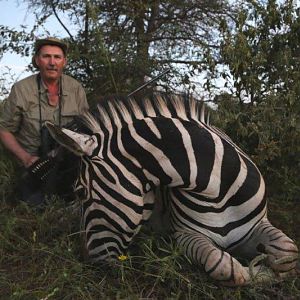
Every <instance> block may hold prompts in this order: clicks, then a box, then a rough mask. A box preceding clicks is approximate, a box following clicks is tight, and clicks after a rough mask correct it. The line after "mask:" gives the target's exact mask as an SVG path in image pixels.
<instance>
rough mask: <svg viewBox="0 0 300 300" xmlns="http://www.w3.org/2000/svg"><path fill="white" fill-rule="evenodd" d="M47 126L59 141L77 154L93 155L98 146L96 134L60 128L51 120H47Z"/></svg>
mask: <svg viewBox="0 0 300 300" xmlns="http://www.w3.org/2000/svg"><path fill="white" fill-rule="evenodd" d="M45 126H46V127H47V129H48V130H49V133H50V134H51V136H52V137H53V139H54V140H55V141H56V142H57V143H59V144H60V145H61V146H63V147H65V148H66V149H68V150H69V151H71V152H73V153H74V154H75V155H77V156H83V155H88V156H91V155H92V153H93V151H94V150H95V148H96V147H97V146H98V141H97V139H96V137H95V136H94V135H88V134H82V133H77V132H74V131H72V130H69V129H66V128H59V127H58V126H56V125H54V124H52V123H51V122H45Z"/></svg>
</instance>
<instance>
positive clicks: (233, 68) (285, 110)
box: [216, 0, 300, 200]
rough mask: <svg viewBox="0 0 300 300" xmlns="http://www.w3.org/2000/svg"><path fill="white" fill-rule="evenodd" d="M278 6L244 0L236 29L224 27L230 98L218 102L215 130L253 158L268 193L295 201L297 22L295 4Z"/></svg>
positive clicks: (299, 165)
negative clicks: (220, 129) (219, 130)
mask: <svg viewBox="0 0 300 300" xmlns="http://www.w3.org/2000/svg"><path fill="white" fill-rule="evenodd" d="M280 3H281V5H279V4H278V2H276V1H273V0H269V1H266V2H261V3H260V2H257V1H245V2H244V4H243V5H244V6H242V8H241V9H240V10H239V11H238V13H237V15H236V18H235V24H234V25H232V24H230V23H226V22H224V23H222V26H223V27H222V31H223V42H222V45H221V57H222V62H223V64H225V65H226V66H228V70H229V73H226V71H225V74H224V76H223V77H224V79H225V81H226V83H225V87H227V88H229V90H230V93H228V94H223V95H219V96H218V97H216V102H217V104H218V113H219V116H218V119H219V121H218V122H219V126H220V127H222V128H223V129H224V130H225V131H226V133H227V134H228V135H229V136H230V137H231V138H232V139H233V140H234V141H235V142H236V143H237V144H238V145H241V146H242V148H243V149H244V150H245V152H246V153H248V154H250V155H251V156H252V157H253V158H254V160H255V161H256V163H257V164H258V166H259V168H260V169H261V171H262V173H263V174H264V176H265V179H266V181H267V190H268V191H269V193H270V194H271V195H277V197H281V198H283V199H286V200H289V199H293V200H299V192H300V186H299V178H300V158H299V157H300V155H299V154H300V124H299V115H300V81H299V79H300V56H299V53H300V52H299V44H300V43H299V42H300V34H299V33H300V18H299V16H298V15H297V10H296V8H295V7H294V6H293V1H289V0H287V1H284V2H280ZM232 83H233V84H232Z"/></svg>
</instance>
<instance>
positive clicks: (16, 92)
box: [0, 74, 88, 155]
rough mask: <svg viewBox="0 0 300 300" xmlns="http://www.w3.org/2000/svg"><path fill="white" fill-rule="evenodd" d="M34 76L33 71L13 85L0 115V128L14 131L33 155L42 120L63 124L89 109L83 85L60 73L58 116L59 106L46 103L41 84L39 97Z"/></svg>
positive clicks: (36, 147) (35, 153)
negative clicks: (60, 89) (60, 90)
mask: <svg viewBox="0 0 300 300" xmlns="http://www.w3.org/2000/svg"><path fill="white" fill-rule="evenodd" d="M37 77H38V75H37V74H35V75H32V76H29V77H27V78H25V79H23V80H20V81H18V82H17V83H15V84H14V86H13V87H12V90H11V93H10V95H9V97H8V98H7V99H6V100H5V103H4V104H3V109H2V113H1V116H0V128H1V129H4V130H7V131H10V132H11V133H13V134H14V135H15V137H16V139H17V141H18V142H19V143H20V144H21V146H23V147H24V149H25V150H26V151H28V152H29V153H30V154H32V155H37V154H38V149H39V147H40V145H41V134H40V127H41V123H42V124H43V123H44V122H45V121H50V122H52V123H54V124H56V125H59V119H61V124H60V125H61V126H64V125H66V124H67V123H69V122H70V121H72V120H73V119H74V117H75V116H77V115H80V114H82V113H83V112H84V111H86V110H87V109H88V103H87V100H86V95H85V91H84V89H83V87H82V85H81V84H80V83H79V82H78V81H76V80H75V79H74V78H72V77H70V76H67V75H62V80H61V84H62V95H61V98H60V99H61V118H59V105H57V106H55V107H54V106H51V105H49V104H48V97H47V89H46V88H45V87H44V85H43V84H41V93H40V97H39V91H38V83H37ZM40 105H41V110H40ZM40 115H41V120H42V122H41V123H40Z"/></svg>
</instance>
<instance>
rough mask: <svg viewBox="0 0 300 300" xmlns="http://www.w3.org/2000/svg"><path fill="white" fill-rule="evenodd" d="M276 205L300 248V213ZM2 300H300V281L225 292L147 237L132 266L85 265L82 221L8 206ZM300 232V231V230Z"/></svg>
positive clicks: (137, 246) (2, 213) (4, 210)
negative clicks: (80, 231)
mask: <svg viewBox="0 0 300 300" xmlns="http://www.w3.org/2000/svg"><path fill="white" fill-rule="evenodd" d="M279 204H280V203H279V202H274V204H271V207H270V208H271V212H272V213H271V216H270V218H271V220H272V217H274V219H275V220H276V222H273V223H277V224H276V225H277V226H280V228H282V229H284V231H285V232H287V233H288V234H289V235H290V236H291V237H293V238H294V239H295V240H296V241H297V244H298V246H299V241H300V236H299V230H298V229H299V221H298V216H299V208H297V209H298V212H297V209H295V205H292V204H290V205H286V210H282V209H280V205H279ZM0 224H1V225H0V226H1V232H0V291H1V294H0V299H22V300H24V299H28V300H33V299H300V280H299V278H291V279H288V280H287V281H285V282H280V283H276V284H267V285H264V286H259V285H257V286H250V287H243V288H225V287H219V286H218V285H216V283H215V282H213V281H212V280H210V279H209V278H208V277H207V276H206V275H205V274H204V273H203V272H202V271H201V270H199V269H198V268H197V267H196V266H193V265H192V264H191V263H190V262H189V261H188V260H187V259H186V258H185V257H184V256H182V255H181V254H180V251H179V249H177V248H176V246H175V245H174V243H173V242H172V240H169V239H167V238H161V237H159V236H155V235H153V234H151V233H149V232H147V230H144V231H143V232H142V233H141V234H139V235H138V237H137V238H136V240H135V242H134V245H133V247H132V248H131V249H130V255H129V257H128V259H127V260H125V261H123V262H121V261H120V262H118V263H116V265H113V266H112V265H108V264H103V265H101V266H95V265H89V264H87V263H84V262H83V260H82V258H81V255H80V253H81V251H80V237H79V217H78V215H77V214H76V213H71V210H70V209H67V208H65V207H64V206H63V205H62V204H61V203H60V202H59V201H55V202H54V203H53V204H52V205H51V206H49V207H48V208H47V209H46V210H45V211H43V212H38V211H34V210H32V209H30V208H28V207H27V206H26V205H22V204H18V205H9V204H7V201H2V202H0ZM297 226H298V227H297Z"/></svg>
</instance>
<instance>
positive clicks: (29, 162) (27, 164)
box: [22, 154, 40, 169]
mask: <svg viewBox="0 0 300 300" xmlns="http://www.w3.org/2000/svg"><path fill="white" fill-rule="evenodd" d="M39 159H40V158H39V157H38V156H34V155H30V154H29V155H28V156H27V157H26V158H25V159H24V160H23V161H22V162H23V165H24V167H25V168H26V169H27V168H29V167H30V166H31V165H33V164H34V163H35V162H36V161H37V160H39Z"/></svg>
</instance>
